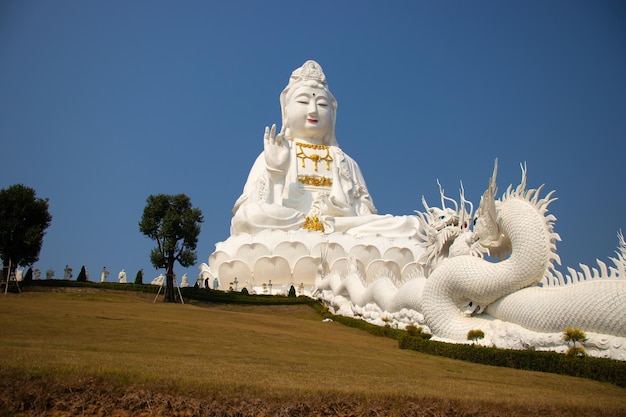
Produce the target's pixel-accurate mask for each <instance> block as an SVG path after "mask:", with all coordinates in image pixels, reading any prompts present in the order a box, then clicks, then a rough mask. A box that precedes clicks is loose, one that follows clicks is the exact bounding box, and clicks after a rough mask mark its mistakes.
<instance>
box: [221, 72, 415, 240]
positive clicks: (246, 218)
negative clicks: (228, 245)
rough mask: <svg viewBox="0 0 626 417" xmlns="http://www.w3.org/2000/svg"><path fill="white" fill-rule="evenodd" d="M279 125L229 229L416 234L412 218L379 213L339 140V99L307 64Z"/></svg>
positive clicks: (285, 98) (268, 135) (268, 134)
mask: <svg viewBox="0 0 626 417" xmlns="http://www.w3.org/2000/svg"><path fill="white" fill-rule="evenodd" d="M280 105H281V109H282V123H283V125H282V129H281V130H280V132H279V133H276V125H272V127H271V128H269V127H266V128H265V135H264V138H263V145H264V147H263V152H262V153H261V154H260V155H259V157H258V158H257V160H256V162H255V163H254V165H253V167H252V170H251V171H250V174H249V175H248V180H247V181H246V184H245V187H244V190H243V194H242V195H241V197H239V199H238V200H237V202H236V203H235V207H234V208H233V214H234V217H233V219H232V223H231V230H230V232H231V234H237V233H250V234H255V233H258V232H260V231H262V230H266V229H276V230H284V231H287V230H298V229H301V228H305V229H313V230H319V231H322V232H325V233H332V232H348V233H350V234H353V235H366V234H376V233H379V234H382V235H386V236H391V237H411V236H415V234H416V232H417V228H418V226H419V222H418V220H417V218H416V217H415V216H403V217H394V216H391V215H385V216H381V215H378V214H377V211H376V207H374V202H373V201H372V197H371V196H370V194H369V192H368V190H367V186H366V185H365V180H364V179H363V175H362V174H361V170H360V169H359V166H358V165H357V163H356V162H355V161H354V160H353V159H352V158H350V156H348V155H347V154H345V153H344V152H343V151H342V150H341V148H339V145H338V144H337V139H336V138H335V121H336V115H337V100H335V98H334V97H333V95H332V94H331V92H330V90H329V89H328V85H327V84H326V77H325V75H324V72H323V71H322V68H321V67H320V66H319V64H318V63H317V62H315V61H307V62H305V63H304V65H303V66H302V67H300V68H298V69H296V70H295V71H294V72H293V73H292V74H291V77H290V79H289V84H288V85H287V87H285V89H284V90H283V92H282V93H281V94H280Z"/></svg>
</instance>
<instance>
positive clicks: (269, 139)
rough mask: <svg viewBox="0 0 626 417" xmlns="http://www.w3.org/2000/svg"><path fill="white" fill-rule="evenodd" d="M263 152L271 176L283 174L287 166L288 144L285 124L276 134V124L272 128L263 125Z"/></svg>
mask: <svg viewBox="0 0 626 417" xmlns="http://www.w3.org/2000/svg"><path fill="white" fill-rule="evenodd" d="M263 153H264V155H265V164H266V165H267V169H268V171H269V172H270V174H271V175H272V176H276V175H280V176H283V177H284V175H285V172H286V171H287V168H288V167H289V144H288V143H287V139H285V126H283V127H282V129H281V130H280V133H278V134H276V125H275V124H274V125H272V128H271V129H270V128H269V127H267V126H266V127H265V134H264V135H263Z"/></svg>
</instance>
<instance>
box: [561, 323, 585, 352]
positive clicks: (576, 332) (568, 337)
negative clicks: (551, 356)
mask: <svg viewBox="0 0 626 417" xmlns="http://www.w3.org/2000/svg"><path fill="white" fill-rule="evenodd" d="M563 340H564V341H566V342H567V343H568V344H569V343H570V342H572V346H571V347H570V348H569V349H568V350H567V354H568V355H569V356H586V355H587V353H586V352H585V349H583V347H582V346H576V342H580V343H581V344H582V343H585V342H586V341H587V335H586V334H585V332H584V331H583V330H581V329H575V328H572V327H568V328H567V329H565V331H564V332H563Z"/></svg>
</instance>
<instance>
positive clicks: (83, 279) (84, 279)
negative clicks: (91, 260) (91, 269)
mask: <svg viewBox="0 0 626 417" xmlns="http://www.w3.org/2000/svg"><path fill="white" fill-rule="evenodd" d="M76 281H78V282H87V270H86V269H85V265H83V266H82V268H80V272H79V273H78V277H76Z"/></svg>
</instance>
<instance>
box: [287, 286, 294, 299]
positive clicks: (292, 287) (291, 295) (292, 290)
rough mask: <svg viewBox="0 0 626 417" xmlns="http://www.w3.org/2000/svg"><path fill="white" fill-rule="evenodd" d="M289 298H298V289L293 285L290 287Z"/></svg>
mask: <svg viewBox="0 0 626 417" xmlns="http://www.w3.org/2000/svg"><path fill="white" fill-rule="evenodd" d="M287 297H296V289H295V288H294V286H293V285H292V286H291V287H289V294H287Z"/></svg>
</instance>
